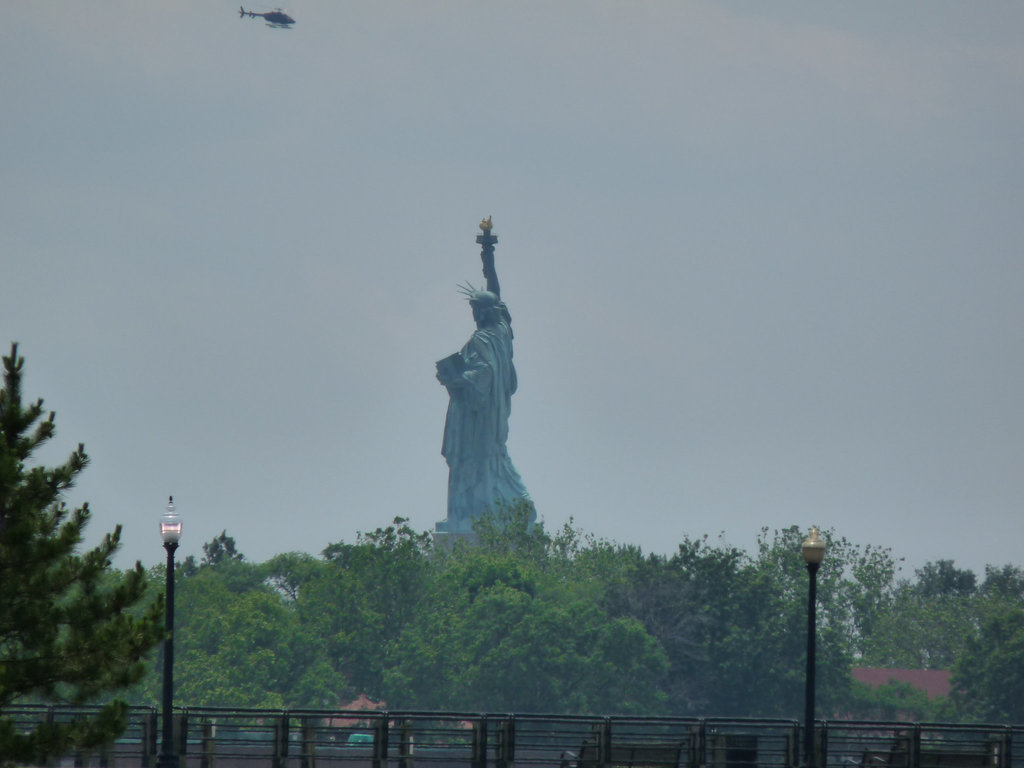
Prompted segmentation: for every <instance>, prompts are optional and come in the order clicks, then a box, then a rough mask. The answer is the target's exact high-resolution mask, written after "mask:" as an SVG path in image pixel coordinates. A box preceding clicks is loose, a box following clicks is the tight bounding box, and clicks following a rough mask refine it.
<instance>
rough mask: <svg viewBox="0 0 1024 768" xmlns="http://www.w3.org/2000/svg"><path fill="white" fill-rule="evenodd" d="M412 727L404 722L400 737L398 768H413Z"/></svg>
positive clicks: (407, 722) (406, 721)
mask: <svg viewBox="0 0 1024 768" xmlns="http://www.w3.org/2000/svg"><path fill="white" fill-rule="evenodd" d="M412 750H413V743H412V726H411V725H410V724H409V721H408V720H403V721H402V725H401V729H400V730H399V736H398V768H412V764H413V757H412Z"/></svg>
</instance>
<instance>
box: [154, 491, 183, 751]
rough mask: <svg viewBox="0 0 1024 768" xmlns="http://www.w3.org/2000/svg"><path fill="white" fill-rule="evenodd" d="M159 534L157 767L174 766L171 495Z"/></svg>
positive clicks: (174, 520)
mask: <svg viewBox="0 0 1024 768" xmlns="http://www.w3.org/2000/svg"><path fill="white" fill-rule="evenodd" d="M160 538H161V539H163V542H164V549H166V550H167V586H166V592H165V596H164V603H165V606H164V607H165V608H166V613H165V614H164V626H165V627H166V630H167V635H166V637H165V638H164V696H163V719H164V722H163V729H164V730H163V742H162V743H161V745H160V756H159V757H158V758H157V763H156V764H157V768H178V754H177V752H176V751H175V749H174V722H173V720H172V719H171V706H172V698H173V691H174V550H176V549H177V548H178V539H180V538H181V517H180V516H179V515H178V513H177V511H175V509H174V497H173V496H169V497H168V498H167V509H166V510H164V513H163V514H162V515H161V516H160Z"/></svg>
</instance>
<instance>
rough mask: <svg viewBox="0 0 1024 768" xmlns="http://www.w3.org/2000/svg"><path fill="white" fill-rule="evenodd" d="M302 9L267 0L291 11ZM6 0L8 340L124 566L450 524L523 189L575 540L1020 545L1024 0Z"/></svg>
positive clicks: (523, 327)
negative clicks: (463, 292) (463, 361)
mask: <svg viewBox="0 0 1024 768" xmlns="http://www.w3.org/2000/svg"><path fill="white" fill-rule="evenodd" d="M269 7H270V6H266V5H264V6H259V7H257V10H266V9H267V8H269ZM289 10H290V12H291V14H292V15H293V16H294V17H295V18H296V20H297V24H296V25H295V28H294V29H292V30H288V31H282V30H275V29H270V28H267V27H266V26H265V25H264V24H263V23H262V21H261V20H259V19H256V20H252V19H244V20H242V19H239V18H238V13H237V2H235V1H234V0H232V2H228V0H214V1H213V2H211V1H210V0H167V1H166V2H157V1H155V2H144V3H143V2H138V0H94V1H93V2H88V3H67V2H53V3H50V2H33V1H32V0H25V2H17V3H8V4H6V5H5V8H4V23H3V25H2V26H0V109H2V119H0V142H2V146H3V151H2V152H0V258H2V269H0V330H2V335H0V341H2V343H3V344H4V350H5V353H6V350H7V349H8V348H9V342H10V341H15V340H16V341H18V342H20V344H21V351H22V353H23V354H24V355H25V357H26V358H27V360H28V363H27V365H28V368H27V371H28V373H27V381H26V393H27V394H29V395H31V396H33V397H36V396H41V397H44V398H45V399H46V405H47V407H49V408H52V409H54V410H56V411H57V426H58V436H57V439H56V440H55V441H54V450H53V451H49V452H47V454H45V455H44V456H43V457H42V458H44V459H48V460H49V459H55V458H60V457H63V456H64V455H65V454H67V453H69V452H70V451H71V449H72V448H73V447H74V446H75V445H76V444H77V443H78V442H80V441H82V442H84V443H85V444H86V448H87V450H88V451H89V453H90V454H91V456H92V465H91V466H90V468H89V469H88V470H87V471H86V473H85V474H84V475H83V477H82V481H81V483H80V485H79V487H78V488H77V489H76V491H75V493H74V494H73V496H72V500H74V501H80V500H82V499H87V500H89V502H90V504H91V505H92V508H93V511H94V514H95V518H94V521H93V523H92V525H91V529H90V534H91V540H95V539H97V538H98V537H99V536H100V535H101V534H102V533H104V532H106V531H108V530H110V529H112V528H113V526H114V525H115V524H116V523H118V522H120V523H123V525H124V549H123V554H122V557H121V559H120V560H119V561H118V563H119V565H121V566H125V565H127V564H129V563H130V562H132V561H134V560H135V559H141V560H142V561H143V562H144V563H147V564H150V563H154V562H159V561H160V560H161V559H162V557H163V551H162V549H161V548H160V542H159V537H158V534H157V525H156V524H157V520H158V518H159V515H160V514H161V512H162V510H163V507H164V504H165V503H166V499H167V495H168V494H169V493H173V494H174V496H175V499H176V501H177V503H178V509H179V511H180V512H181V513H182V515H183V516H184V519H185V533H184V539H183V541H182V554H190V553H191V554H197V555H198V554H201V546H202V543H203V542H206V541H209V540H210V539H211V538H213V537H214V536H216V535H217V534H218V533H220V531H221V530H223V529H226V530H227V531H228V533H229V534H230V535H232V536H234V537H235V539H236V541H237V543H238V546H239V549H240V550H241V551H242V552H244V553H245V554H246V555H247V556H248V557H249V558H250V559H252V560H257V561H261V560H264V559H266V558H268V557H270V556H271V555H273V554H275V553H277V552H282V551H289V550H301V551H307V552H311V553H314V554H316V553H319V552H320V551H321V550H322V549H323V548H324V547H325V546H326V545H327V544H329V543H331V542H336V541H339V540H345V541H353V540H354V539H355V536H356V532H357V531H370V530H373V529H374V528H376V527H378V526H381V525H385V524H387V523H389V522H390V521H391V519H392V518H393V517H395V516H396V515H402V516H405V517H408V518H410V520H411V523H412V525H413V526H414V527H415V528H417V529H419V530H426V529H428V528H432V527H433V525H434V523H435V522H436V521H437V520H440V519H442V518H443V517H444V513H445V493H446V481H447V468H446V466H445V464H444V460H443V459H442V457H441V455H440V442H441V430H442V425H443V421H444V413H445V407H446V404H447V396H446V394H445V391H444V389H443V388H442V387H441V386H440V385H439V384H438V383H437V382H436V381H435V379H434V361H436V360H438V359H440V358H441V357H444V356H446V355H448V354H450V353H451V352H453V351H455V350H456V349H458V348H459V347H460V346H461V345H462V344H463V343H464V342H465V340H466V338H468V336H469V334H470V333H471V331H472V328H473V324H472V319H471V316H470V312H469V308H468V307H467V305H466V303H465V301H464V299H463V298H462V297H461V296H460V295H459V294H458V292H457V290H456V284H457V283H460V282H463V281H466V280H470V281H473V282H479V281H481V277H480V260H479V249H478V247H477V246H476V244H475V243H474V237H475V235H476V234H477V223H478V222H479V221H480V219H481V218H482V217H484V216H487V215H493V217H494V223H495V231H496V233H497V234H498V236H499V238H500V240H499V244H498V249H497V263H498V272H499V275H500V277H501V282H502V288H503V297H504V298H505V299H506V300H507V302H508V305H509V308H510V309H511V312H512V316H513V320H514V322H513V326H514V328H515V331H516V344H517V346H516V364H517V367H518V371H519V382H520V389H519V393H518V394H517V395H516V397H515V398H514V400H513V408H512V420H511V437H510V441H509V450H510V453H511V455H512V458H513V460H514V461H515V463H516V465H517V467H518V468H519V470H520V472H521V474H522V476H523V479H524V480H525V482H526V484H527V487H528V488H529V489H530V491H531V493H532V495H533V497H534V499H535V501H536V503H537V506H538V510H539V513H540V515H541V517H542V518H543V520H544V522H545V523H546V524H547V525H548V526H549V527H558V526H561V525H562V524H563V523H564V522H566V521H567V520H568V519H569V518H570V516H571V517H573V518H574V519H575V522H576V524H577V525H578V526H580V527H582V528H583V529H584V530H586V531H589V532H592V533H594V534H596V535H598V536H601V537H606V538H610V539H613V540H616V541H619V542H623V543H627V542H628V543H635V544H638V545H640V546H642V547H643V548H644V550H645V551H656V552H671V551H673V550H674V548H675V546H676V544H677V543H678V542H679V541H680V540H681V539H682V537H683V536H684V535H689V536H699V535H702V534H705V533H707V534H710V535H711V536H712V537H717V535H718V534H719V532H722V533H724V536H725V539H726V541H728V542H729V543H732V544H735V545H738V546H742V547H750V546H751V545H752V544H753V542H754V540H755V536H756V534H757V532H758V531H759V530H760V528H761V527H762V526H768V527H769V528H776V527H781V526H785V525H790V524H800V525H802V526H803V525H810V524H817V525H820V526H823V527H827V528H835V529H836V530H837V531H838V532H839V533H841V534H844V535H845V536H847V537H848V538H850V539H851V540H853V541H855V542H858V543H862V544H869V543H870V544H876V545H888V546H891V547H892V549H893V550H894V553H895V554H896V555H897V556H900V557H905V558H906V560H907V563H906V571H907V572H908V573H909V572H910V571H911V570H912V569H913V568H914V567H919V566H920V565H922V564H923V563H924V562H926V561H928V560H935V559H939V558H953V559H955V560H956V561H957V563H958V564H959V565H961V566H962V567H970V568H974V569H976V570H978V571H981V570H982V569H983V568H984V565H985V564H986V563H992V564H997V565H1002V564H1005V563H1014V564H1016V565H1022V564H1024V555H1022V554H1021V552H1022V545H1024V514H1022V509H1021V499H1022V498H1024V409H1022V407H1021V395H1022V393H1024V343H1022V342H1024V338H1022V336H1024V302H1022V299H1021V297H1022V295H1024V261H1022V253H1021V243H1022V242H1024V215H1022V211H1024V205H1022V195H1021V191H1022V179H1024V152H1022V150H1024V99H1022V98H1021V94H1022V93H1024V5H1022V4H1020V3H1009V2H989V3H963V2H949V3H947V2H933V1H929V2H909V1H908V2H901V3H898V4H893V3H881V2H868V3H842V4H840V3H810V2H807V3H788V2H772V3H754V2H744V3H740V2H719V3H707V2H688V3H687V2H679V0H644V1H643V2H627V1H626V0H619V1H617V2H606V1H604V0H592V1H589V2H583V1H581V0H555V1H552V0H546V1H544V2H540V1H538V0H515V2H511V1H508V2H496V1H493V0H474V1H473V2H470V1H469V0H423V1H417V2H412V0H406V1H405V2H395V1H392V0H374V1H373V2H359V1H358V0H350V1H349V2H339V1H338V0H292V5H291V6H290V8H289Z"/></svg>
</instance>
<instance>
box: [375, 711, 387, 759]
mask: <svg viewBox="0 0 1024 768" xmlns="http://www.w3.org/2000/svg"><path fill="white" fill-rule="evenodd" d="M388 736H389V734H388V719H387V717H381V718H378V719H377V720H376V721H374V723H373V768H387V764H388Z"/></svg>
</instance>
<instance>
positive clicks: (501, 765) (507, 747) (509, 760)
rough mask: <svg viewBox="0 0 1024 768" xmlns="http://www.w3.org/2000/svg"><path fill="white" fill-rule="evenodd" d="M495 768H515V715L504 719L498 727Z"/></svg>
mask: <svg viewBox="0 0 1024 768" xmlns="http://www.w3.org/2000/svg"><path fill="white" fill-rule="evenodd" d="M495 737H496V738H497V740H498V743H497V744H496V745H495V750H494V751H495V755H494V758H495V763H496V765H495V768H513V765H514V764H515V760H516V727H515V719H514V716H509V717H507V718H506V719H504V720H502V721H501V722H500V723H499V724H498V727H497V729H496V732H495Z"/></svg>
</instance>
